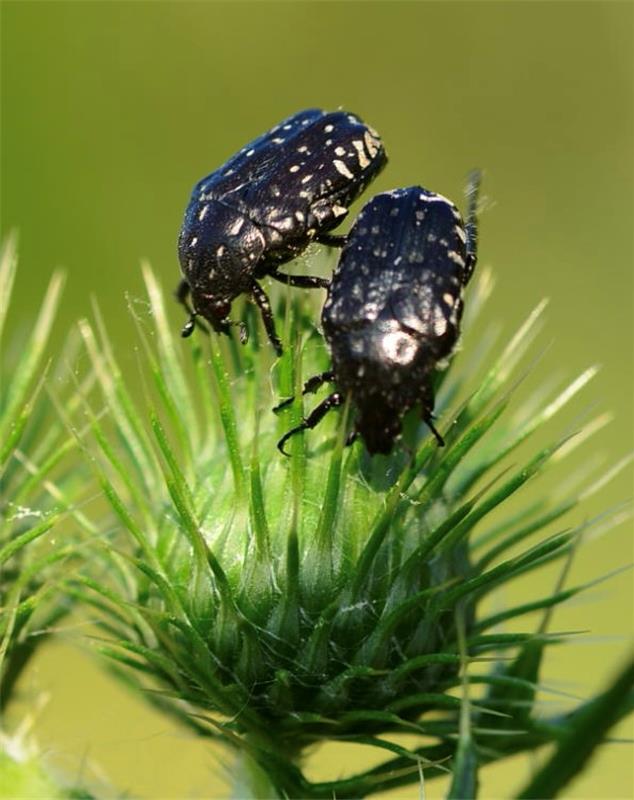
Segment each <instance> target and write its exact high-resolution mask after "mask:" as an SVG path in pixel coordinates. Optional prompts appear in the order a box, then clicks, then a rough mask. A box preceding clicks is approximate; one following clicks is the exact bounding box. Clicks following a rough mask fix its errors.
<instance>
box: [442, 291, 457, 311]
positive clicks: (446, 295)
mask: <svg viewBox="0 0 634 800" xmlns="http://www.w3.org/2000/svg"><path fill="white" fill-rule="evenodd" d="M442 299H443V300H444V301H445V303H447V305H448V306H449V307H450V308H451V307H452V306H453V304H454V302H455V301H454V296H453V295H452V294H449V292H445V293H444V294H443V296H442Z"/></svg>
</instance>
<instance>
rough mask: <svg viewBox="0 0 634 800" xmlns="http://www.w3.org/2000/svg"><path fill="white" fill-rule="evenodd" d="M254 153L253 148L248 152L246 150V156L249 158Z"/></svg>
mask: <svg viewBox="0 0 634 800" xmlns="http://www.w3.org/2000/svg"><path fill="white" fill-rule="evenodd" d="M254 153H255V150H254V149H253V148H251V149H250V150H247V156H249V157H250V156H252V155H253V154H254Z"/></svg>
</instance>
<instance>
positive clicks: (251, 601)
mask: <svg viewBox="0 0 634 800" xmlns="http://www.w3.org/2000/svg"><path fill="white" fill-rule="evenodd" d="M145 279H146V284H147V289H148V294H149V301H150V309H151V320H150V318H149V317H148V316H147V314H145V315H144V314H141V315H138V314H135V319H136V322H137V328H138V334H139V338H140V341H141V343H142V346H141V348H140V349H139V351H138V353H137V358H138V360H139V363H141V364H143V365H144V367H146V368H147V370H146V371H145V373H144V374H145V377H144V379H143V380H142V381H141V382H139V381H138V380H137V381H136V383H132V382H131V381H130V379H129V378H126V377H124V372H123V371H122V368H121V366H120V364H119V363H118V361H117V359H116V358H115V356H114V354H113V348H112V345H111V343H110V341H109V339H108V334H107V332H106V328H105V325H104V324H103V321H102V320H101V318H100V317H99V314H98V312H97V315H96V319H97V322H96V327H94V328H93V327H92V326H91V325H90V324H89V323H88V322H83V323H82V324H81V332H82V335H83V338H84V342H85V345H86V348H87V351H88V353H89V356H90V360H91V362H92V364H93V367H94V369H95V372H96V375H97V382H98V386H99V390H100V391H99V395H98V396H97V397H94V396H93V395H89V394H86V398H85V400H86V410H87V413H88V415H89V418H90V427H91V429H92V434H93V440H92V441H93V442H96V445H97V446H96V447H95V446H94V445H90V444H87V442H88V440H87V438H86V437H82V443H83V444H84V446H86V447H88V449H89V451H90V453H91V461H92V464H93V467H94V469H95V470H96V474H97V475H98V478H99V480H100V482H101V485H102V487H103V490H104V492H105V495H106V497H107V498H108V500H109V502H110V505H111V507H112V509H113V511H114V513H115V515H116V518H117V520H118V522H117V524H116V525H115V526H114V531H113V528H112V525H111V523H108V526H107V530H108V531H109V535H108V537H104V538H103V540H102V547H101V550H100V553H99V555H100V557H99V558H97V559H95V560H94V561H93V562H92V563H91V564H90V565H89V569H88V570H86V572H85V574H84V575H83V577H82V578H81V581H80V583H79V585H78V587H77V589H76V593H77V594H79V595H81V596H83V597H84V598H85V599H88V600H89V601H90V602H91V603H92V604H93V605H94V606H95V607H96V608H98V609H99V610H100V611H101V619H102V624H103V626H104V630H105V631H106V633H107V635H108V644H107V645H105V646H104V647H103V650H104V652H106V653H107V654H108V655H110V656H111V657H113V658H114V659H115V660H116V663H117V664H118V665H119V668H120V669H121V670H123V672H122V674H123V673H125V675H126V680H128V681H133V682H135V683H136V684H137V685H138V686H139V687H141V686H146V687H147V686H148V685H150V686H153V688H154V689H156V688H158V689H160V690H161V691H159V692H154V693H153V694H151V695H150V696H151V698H152V700H153V702H154V703H155V704H156V705H158V706H160V707H161V708H162V709H163V710H165V711H168V712H169V713H171V714H173V715H176V716H177V717H178V718H179V719H181V721H183V722H185V723H186V724H188V725H190V726H191V727H193V728H194V729H195V730H196V731H197V732H198V733H200V734H202V735H208V736H220V737H222V738H223V739H224V740H225V741H226V742H227V743H228V744H229V745H231V746H233V747H235V748H237V749H238V750H241V751H242V752H243V755H246V756H247V758H250V759H251V760H252V761H253V762H255V763H257V764H258V765H259V768H260V770H262V771H264V773H265V774H266V775H267V777H268V780H269V781H270V786H271V791H275V792H277V793H278V795H279V796H290V797H333V796H336V797H361V796H365V795H367V794H370V793H372V792H375V791H379V790H385V789H387V788H390V787H392V786H396V785H399V784H403V783H409V782H413V781H418V780H419V776H420V770H421V768H422V769H423V770H424V771H425V775H426V776H428V777H433V776H435V775H437V774H439V773H440V772H442V771H445V772H447V771H448V770H449V769H453V772H454V782H453V788H452V792H453V794H452V796H456V797H458V796H464V795H461V792H465V791H467V789H466V788H465V787H466V786H472V785H474V781H475V777H474V773H475V770H476V767H477V764H478V763H485V762H487V761H490V760H492V759H494V758H501V757H503V756H505V755H508V754H510V753H513V752H518V751H520V750H522V749H529V748H534V747H537V746H539V745H541V744H543V743H544V742H548V741H551V740H552V739H554V738H556V736H555V733H554V731H556V730H557V728H556V725H557V724H558V723H557V720H552V721H551V722H552V726H551V728H550V729H548V728H547V726H544V725H537V724H534V721H533V716H532V711H531V709H532V706H533V703H534V698H535V692H536V690H537V689H538V688H539V665H540V660H541V654H542V651H543V649H544V648H545V647H546V646H547V645H549V644H551V643H557V642H560V641H562V639H563V637H562V636H559V637H558V636H552V635H549V634H548V632H547V630H546V627H547V622H548V614H549V609H551V608H552V607H553V606H556V605H557V604H558V603H560V602H562V601H563V600H564V599H567V598H568V597H570V596H572V595H573V594H574V593H576V592H577V591H579V590H580V588H582V587H576V588H571V589H566V588H564V587H563V586H561V587H559V588H558V589H557V590H556V591H555V592H554V593H553V594H552V595H550V596H546V597H541V598H536V599H535V601H534V602H533V603H531V604H527V605H526V606H519V607H517V608H508V609H506V610H504V611H502V612H500V613H498V614H496V615H490V616H489V617H488V618H487V616H486V611H485V612H483V611H481V609H482V603H483V601H485V600H486V599H487V598H488V596H489V595H490V593H491V592H492V591H493V590H495V589H497V588H498V587H500V586H501V585H503V584H506V583H508V582H509V581H512V580H514V579H515V578H516V577H518V576H520V575H524V574H526V573H527V572H530V571H531V570H534V569H536V568H538V567H541V566H542V565H544V564H547V563H549V562H552V561H554V560H556V559H563V560H564V564H565V563H566V561H565V560H566V558H569V557H570V555H571V554H572V552H573V548H574V547H575V546H576V544H577V543H578V541H579V537H580V533H581V530H582V528H581V527H580V528H577V529H572V530H570V529H569V528H568V529H566V530H559V531H558V530H557V528H554V529H553V528H552V527H551V528H549V535H548V536H542V537H541V538H540V536H539V534H540V531H542V530H544V529H545V528H546V527H547V526H552V525H553V524H554V523H556V521H557V520H558V519H559V518H560V517H562V516H563V515H564V514H565V513H566V512H567V511H569V510H570V509H571V508H573V507H574V506H575V504H576V503H577V501H578V497H579V494H578V493H577V494H574V493H573V494H572V495H571V496H570V497H559V498H558V497H557V496H556V492H553V493H552V494H551V493H548V492H547V493H545V494H544V495H543V496H542V498H541V499H538V500H537V502H532V503H531V504H530V505H528V506H526V507H523V508H522V507H520V508H519V510H518V508H517V507H516V506H514V507H513V509H512V511H510V512H506V513H505V505H504V504H505V502H506V501H507V500H509V499H510V498H511V497H512V496H514V495H515V493H516V492H518V490H520V489H521V488H522V487H523V486H524V484H525V483H526V482H527V481H528V480H529V479H530V478H531V477H533V476H534V475H536V474H537V473H539V472H541V471H542V470H544V469H545V468H547V467H548V466H549V463H550V462H551V461H553V460H555V459H559V458H562V457H564V456H565V455H567V453H569V452H570V451H571V450H572V449H573V447H574V443H575V439H570V438H569V437H567V436H562V438H561V440H560V441H558V442H555V443H554V444H551V445H548V446H546V447H542V448H541V449H539V450H538V452H537V453H536V454H533V455H532V456H528V457H525V456H520V459H519V461H518V463H517V464H515V465H514V466H511V467H509V468H508V469H506V470H503V469H502V468H501V466H500V462H502V461H503V459H504V458H505V457H506V456H507V455H508V454H509V453H510V452H511V451H512V450H514V449H515V448H516V447H518V446H519V445H520V444H521V443H523V442H524V441H525V440H526V439H527V438H528V437H529V436H531V435H532V434H533V433H534V432H535V431H536V430H537V429H538V428H540V427H541V426H542V425H543V424H544V423H546V422H547V421H548V420H549V419H550V418H551V417H552V416H554V415H555V414H556V413H557V412H558V411H559V409H560V408H561V406H562V405H563V404H564V403H565V402H566V401H567V400H568V399H570V397H572V396H573V395H574V394H575V393H576V392H577V391H578V390H579V389H581V388H582V387H583V385H584V384H585V383H586V382H587V380H588V379H589V378H591V377H592V375H593V374H594V371H593V370H589V371H588V372H586V373H584V375H582V376H581V377H580V378H579V379H577V380H576V381H575V382H574V383H573V384H571V385H570V387H568V388H567V389H565V390H564V391H563V392H562V393H561V394H560V395H558V396H557V397H556V398H555V399H553V400H550V401H548V402H546V401H544V400H542V402H541V403H540V404H539V405H538V406H535V404H534V403H533V404H532V405H531V404H529V407H528V408H527V410H526V412H525V413H524V414H523V415H521V414H520V416H519V417H518V416H517V415H516V418H515V419H513V420H512V421H511V422H509V423H505V422H504V420H505V417H503V416H502V415H503V412H504V411H505V409H506V407H507V405H508V404H509V402H511V401H512V400H513V401H514V397H512V396H511V391H510V387H511V381H512V380H515V378H516V372H517V370H518V367H519V365H520V363H521V362H522V359H523V358H524V357H525V354H526V352H527V350H528V348H529V346H530V345H531V343H532V342H533V340H534V337H535V335H536V332H537V329H538V326H539V322H540V315H541V311H542V309H543V306H540V307H539V308H538V309H537V310H536V311H535V312H533V314H531V315H530V317H529V318H528V320H527V321H526V323H525V324H524V325H523V326H522V327H521V329H520V330H519V331H518V333H517V334H516V335H515V336H514V337H513V338H512V339H511V341H510V342H509V343H508V345H507V346H506V347H505V348H504V351H503V352H502V353H501V354H500V355H499V357H498V358H497V359H496V360H495V361H494V363H493V364H492V366H490V367H489V368H488V369H484V370H482V369H481V370H480V371H481V372H482V371H483V376H482V377H481V378H480V380H479V382H478V383H477V384H476V388H475V390H474V387H473V386H471V385H470V384H469V379H468V377H467V376H466V375H465V373H464V372H463V373H462V375H461V374H459V373H456V372H455V369H454V370H450V371H449V372H448V373H445V374H444V375H439V376H438V377H439V380H438V383H439V393H438V403H437V412H438V414H439V418H440V426H441V429H442V432H443V435H444V437H445V439H446V442H447V446H446V447H445V448H443V449H440V448H438V447H437V445H436V442H435V440H434V439H433V438H432V437H431V436H429V434H428V431H427V430H426V428H425V427H424V426H423V425H421V424H420V423H419V421H418V420H416V419H414V418H413V417H412V416H410V417H409V418H408V420H407V421H406V430H405V436H404V442H403V446H402V447H401V448H397V450H396V451H395V452H394V453H393V454H392V455H391V456H390V457H374V458H370V457H369V456H368V455H367V453H366V452H365V451H364V449H363V446H362V444H361V443H357V444H355V445H354V446H353V447H350V448H345V447H344V446H343V443H344V440H345V432H346V420H347V418H348V417H349V416H350V414H352V413H354V411H353V409H350V408H346V409H344V411H343V413H341V414H340V415H339V416H337V415H336V414H333V415H331V417H330V419H329V420H328V421H327V422H325V423H324V424H323V425H322V426H320V427H319V428H318V429H316V430H314V431H311V432H309V433H307V434H306V435H304V436H297V437H295V438H294V440H293V441H292V444H291V446H290V447H291V458H290V459H288V460H287V459H285V458H283V457H282V456H280V454H279V453H278V452H277V450H276V447H275V443H276V441H277V440H278V439H279V436H280V435H281V433H283V432H284V431H285V430H287V429H288V428H289V427H291V426H293V425H296V424H297V423H298V421H299V419H300V418H301V401H300V400H299V399H297V400H296V401H295V402H294V404H293V405H292V406H291V407H289V409H288V410H287V411H286V412H285V413H284V414H282V415H281V416H280V419H277V420H276V418H275V417H274V416H273V415H272V414H271V412H270V409H271V406H273V405H274V404H275V402H276V400H277V399H279V397H286V396H289V395H292V394H295V395H298V394H299V393H298V391H297V389H298V388H299V386H300V385H301V375H300V371H303V372H304V373H307V374H312V372H313V370H316V369H319V368H321V369H323V368H324V367H325V366H326V359H327V355H326V353H325V351H324V349H323V346H322V345H321V341H320V338H319V337H318V336H314V335H312V334H311V324H310V322H309V319H310V317H305V316H303V312H302V309H301V307H298V306H297V305H294V304H292V303H290V302H289V303H287V304H286V312H285V320H286V324H285V341H286V342H287V343H288V342H291V343H292V344H293V345H294V346H293V347H287V348H286V352H285V355H284V357H283V358H282V359H281V361H280V362H279V363H278V364H277V365H275V366H274V367H271V365H270V360H269V356H268V350H267V348H266V346H263V347H262V348H260V346H259V342H258V340H257V337H254V338H253V340H252V341H251V343H250V344H249V345H248V346H246V347H244V348H243V347H241V346H240V345H237V344H236V343H235V342H233V341H229V340H226V339H224V340H222V341H221V340H220V338H219V337H217V336H211V337H205V336H203V335H201V334H200V333H199V334H197V335H196V336H195V337H194V343H193V344H192V342H191V341H190V342H187V343H185V344H183V343H179V341H178V336H177V324H176V323H175V322H174V321H168V319H167V314H166V310H165V307H164V299H163V295H162V293H161V290H160V289H159V287H158V285H157V283H156V281H155V279H154V277H153V275H152V273H151V272H150V270H149V269H146V270H145ZM489 286H490V279H489V278H488V275H487V274H486V273H483V275H482V276H481V278H480V282H479V284H478V286H477V287H476V289H475V290H474V291H473V292H472V296H471V298H470V308H471V309H472V311H471V317H473V316H474V314H475V312H476V311H477V310H478V309H479V307H480V306H481V305H482V303H483V301H484V299H485V297H486V295H487V293H488V289H489ZM247 313H249V311H248V309H247ZM466 322H467V325H466V327H467V329H468V328H469V323H470V320H469V319H467V321H466ZM249 327H250V329H254V327H255V326H254V325H253V324H249ZM175 331H176V332H175ZM301 337H304V343H303V347H302V346H300V342H299V340H300V338H301ZM293 339H294V341H293ZM481 358H482V354H481V356H480V360H481ZM476 361H477V359H476V357H475V356H473V357H472V358H471V360H470V366H471V373H472V375H471V380H473V372H474V371H475V370H476V369H477V366H474V364H475V362H476ZM300 365H301V370H300V368H299V367H300ZM129 366H130V365H128V367H129ZM130 372H131V371H130V370H129V369H128V371H127V374H130ZM142 372H143V370H142ZM600 422H601V420H599V421H598V422H597V421H593V422H591V423H589V425H588V427H587V431H588V432H590V431H592V430H594V429H595V428H597V427H598V426H599V425H600ZM492 429H493V430H492ZM583 438H584V437H583V436H579V437H577V441H582V440H583ZM492 512H497V516H496V517H495V525H493V523H491V522H489V515H490V514H491V513H492ZM553 530H554V533H553V532H552V531H553ZM529 536H530V537H532V539H531V543H529V542H528V541H527V540H528V537H529ZM540 610H543V617H542V618H541V623H540V624H538V629H537V631H536V632H535V634H530V633H529V634H525V633H523V634H509V633H508V632H500V631H499V623H501V622H507V621H512V620H513V619H514V618H515V617H519V616H522V615H524V614H526V613H528V612H529V611H540ZM492 653H493V655H491V654H492ZM491 660H492V661H494V664H493V665H491V664H488V663H486V662H487V661H491ZM479 662H484V663H479ZM128 667H130V668H132V670H131V671H130V670H127V668H128ZM131 675H132V676H134V675H136V677H130V676H131ZM148 678H149V679H152V680H151V681H150V683H149V684H148V683H147V681H146V679H148ZM472 683H474V684H477V683H480V684H482V685H483V686H484V690H483V691H482V692H480V696H479V698H478V699H477V701H473V697H472V695H473V690H472V689H471V690H470V689H469V686H470V684H472ZM562 724H563V722H562ZM395 732H396V733H402V732H408V733H412V732H414V733H418V734H421V736H425V737H426V738H425V744H422V743H421V745H420V746H418V747H412V748H411V749H408V748H407V747H406V746H405V745H401V744H398V743H395V742H394V741H393V739H390V738H386V735H388V736H392V735H393V734H394V733H395ZM333 739H334V740H347V741H354V742H359V743H363V744H371V745H374V746H376V747H378V748H383V749H385V750H386V751H389V755H391V757H390V758H388V760H387V761H385V762H384V763H383V764H382V765H380V766H379V767H376V768H374V769H373V770H370V771H368V772H364V773H361V774H359V775H356V776H352V777H350V778H347V779H342V780H335V781H332V782H328V783H319V784H315V783H310V782H308V781H307V780H306V779H305V778H304V776H303V774H302V772H301V771H300V769H299V767H298V765H297V764H298V760H299V758H300V756H301V755H302V753H303V752H304V751H305V748H306V747H307V746H308V745H310V744H312V743H315V742H320V741H325V740H333ZM430 741H431V743H430ZM447 759H453V761H450V762H449V763H445V762H446V761H447ZM469 791H470V790H469Z"/></svg>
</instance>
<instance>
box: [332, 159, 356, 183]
mask: <svg viewBox="0 0 634 800" xmlns="http://www.w3.org/2000/svg"><path fill="white" fill-rule="evenodd" d="M332 163H333V166H334V168H335V169H336V170H337V172H338V173H339V174H340V175H343V176H344V178H348V179H349V180H353V179H354V175H353V174H352V173H351V172H350V170H349V169H348V167H346V165H345V164H344V163H343V161H339V159H338V158H336V159H335V160H334V161H333V162H332Z"/></svg>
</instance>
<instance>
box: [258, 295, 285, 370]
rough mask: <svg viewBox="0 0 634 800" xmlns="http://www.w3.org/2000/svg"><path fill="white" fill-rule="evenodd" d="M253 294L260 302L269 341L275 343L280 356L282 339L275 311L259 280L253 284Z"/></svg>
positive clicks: (275, 348) (274, 346)
mask: <svg viewBox="0 0 634 800" xmlns="http://www.w3.org/2000/svg"><path fill="white" fill-rule="evenodd" d="M251 294H252V295H253V298H254V300H255V302H256V303H257V304H258V307H259V309H260V313H261V314H262V322H263V323H264V327H265V329H266V334H267V336H268V337H269V341H270V342H271V344H272V345H273V349H274V350H275V352H276V353H277V355H278V356H281V355H282V342H281V341H280V339H279V337H278V335H277V333H276V332H275V321H274V320H273V312H272V311H271V304H270V302H269V298H268V297H267V296H266V292H265V291H264V289H263V288H262V287H261V286H260V284H259V283H258V282H257V281H253V283H252V284H251Z"/></svg>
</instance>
